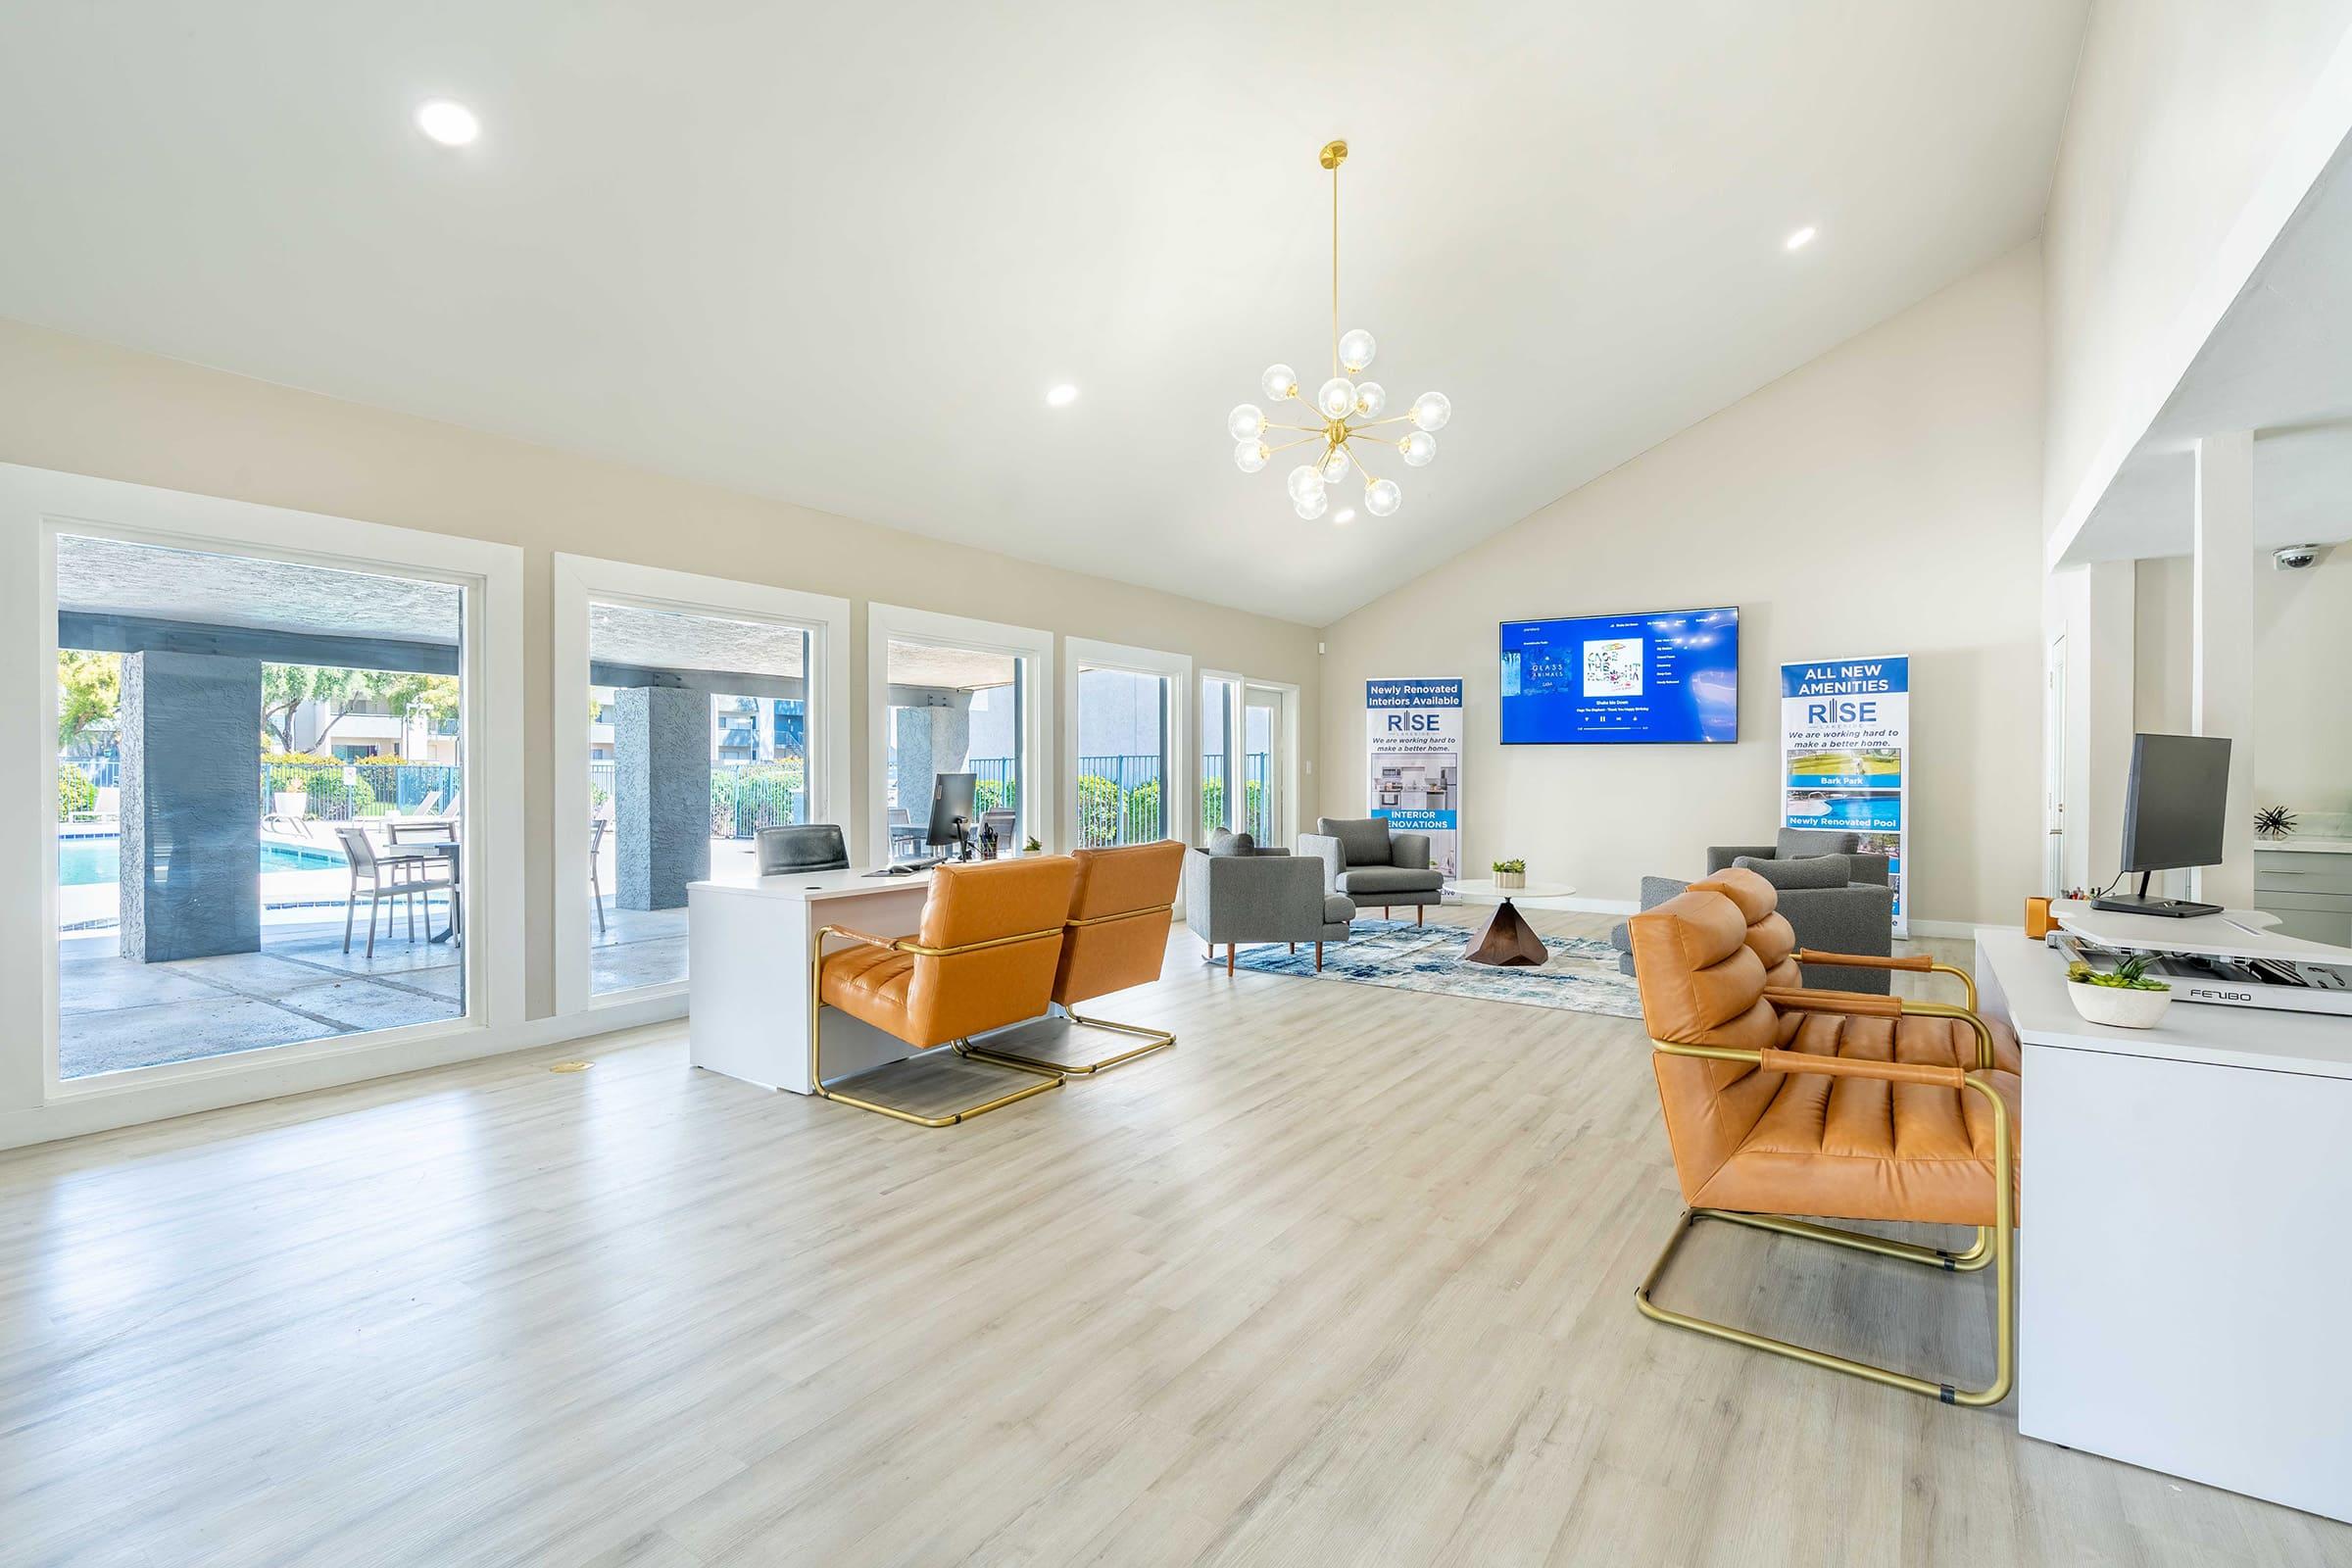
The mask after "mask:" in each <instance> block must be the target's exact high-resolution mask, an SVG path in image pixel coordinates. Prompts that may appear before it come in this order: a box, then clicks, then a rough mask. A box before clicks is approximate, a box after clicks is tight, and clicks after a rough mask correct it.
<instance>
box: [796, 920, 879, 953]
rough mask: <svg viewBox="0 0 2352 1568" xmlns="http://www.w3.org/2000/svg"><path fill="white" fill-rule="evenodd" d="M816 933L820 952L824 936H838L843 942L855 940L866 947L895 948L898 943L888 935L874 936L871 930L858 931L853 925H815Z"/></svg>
mask: <svg viewBox="0 0 2352 1568" xmlns="http://www.w3.org/2000/svg"><path fill="white" fill-rule="evenodd" d="M816 935H817V944H818V949H819V951H820V953H821V951H822V949H823V944H824V939H825V938H826V937H839V938H841V940H842V941H844V942H855V943H858V945H859V946H861V947H868V948H896V947H897V946H898V945H899V942H898V940H894V939H893V938H890V937H878V936H875V935H874V934H873V933H872V932H871V931H860V930H858V929H857V928H856V927H855V926H846V925H826V926H819V927H817V931H816Z"/></svg>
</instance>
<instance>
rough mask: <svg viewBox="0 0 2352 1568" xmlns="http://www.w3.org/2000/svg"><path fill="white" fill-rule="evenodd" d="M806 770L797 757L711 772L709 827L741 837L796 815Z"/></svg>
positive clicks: (727, 835)
mask: <svg viewBox="0 0 2352 1568" xmlns="http://www.w3.org/2000/svg"><path fill="white" fill-rule="evenodd" d="M806 788H807V774H806V773H805V772H804V770H803V764H802V761H801V760H800V759H799V758H797V757H795V758H788V759H786V760H783V761H781V762H755V763H753V764H752V765H751V766H750V767H745V768H714V769H712V770H711V832H713V833H715V834H718V835H719V836H721V837H723V838H740V837H744V836H747V835H749V834H750V833H751V832H752V831H753V830H754V829H756V828H762V827H774V826H776V825H777V824H778V823H782V822H790V821H792V820H794V818H795V817H796V816H797V815H798V813H799V809H800V800H801V796H802V794H803V793H804V791H805V789H806Z"/></svg>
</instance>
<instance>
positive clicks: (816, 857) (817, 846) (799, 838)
mask: <svg viewBox="0 0 2352 1568" xmlns="http://www.w3.org/2000/svg"><path fill="white" fill-rule="evenodd" d="M759 855H760V875H761V876H788V875H790V874H792V873H793V872H795V871H847V870H848V869H849V868H850V846H849V843H848V841H847V840H845V839H844V838H843V837H842V836H841V828H840V827H839V826H838V825H837V824H835V823H832V822H794V823H790V824H787V825H786V826H783V827H763V828H761V829H760V835H759Z"/></svg>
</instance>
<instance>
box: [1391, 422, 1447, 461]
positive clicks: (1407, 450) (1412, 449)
mask: <svg viewBox="0 0 2352 1568" xmlns="http://www.w3.org/2000/svg"><path fill="white" fill-rule="evenodd" d="M1397 451H1399V452H1401V453H1403V454H1404V461H1405V465H1406V466H1408V467H1414V468H1426V467H1428V466H1430V465H1431V464H1432V463H1435V462H1436V461H1437V458H1438V438H1437V437H1436V436H1434V435H1431V434H1430V433H1429V432H1428V431H1427V430H1415V431H1414V432H1413V433H1412V434H1410V435H1408V436H1406V437H1405V438H1404V439H1403V440H1401V441H1399V442H1397Z"/></svg>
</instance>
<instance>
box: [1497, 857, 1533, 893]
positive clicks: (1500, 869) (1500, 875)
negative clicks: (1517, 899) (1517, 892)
mask: <svg viewBox="0 0 2352 1568" xmlns="http://www.w3.org/2000/svg"><path fill="white" fill-rule="evenodd" d="M1525 886H1527V862H1526V861H1525V860H1496V861H1495V889H1496V890H1497V891H1507V890H1509V889H1512V888H1523V887H1525Z"/></svg>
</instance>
